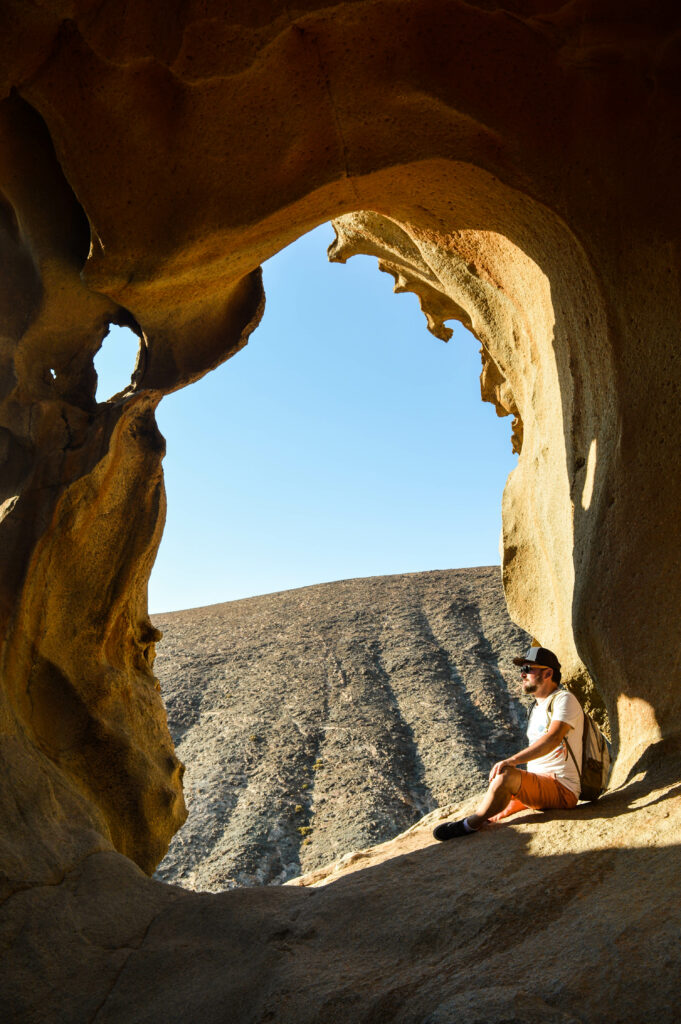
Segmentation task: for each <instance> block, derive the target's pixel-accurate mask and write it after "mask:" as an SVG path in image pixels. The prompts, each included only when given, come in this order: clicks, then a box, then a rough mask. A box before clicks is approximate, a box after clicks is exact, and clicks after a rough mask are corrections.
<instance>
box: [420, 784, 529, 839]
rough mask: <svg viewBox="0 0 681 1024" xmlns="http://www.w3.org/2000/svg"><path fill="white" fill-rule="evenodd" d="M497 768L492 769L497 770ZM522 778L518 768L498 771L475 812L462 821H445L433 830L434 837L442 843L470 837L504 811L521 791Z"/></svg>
mask: <svg viewBox="0 0 681 1024" xmlns="http://www.w3.org/2000/svg"><path fill="white" fill-rule="evenodd" d="M496 768H497V766H496V765H495V768H494V769H492V770H493V771H494V770H496ZM521 782H522V776H521V774H520V772H519V771H518V769H517V768H512V767H510V766H509V767H507V768H506V767H505V768H504V769H503V770H502V771H497V774H496V775H495V776H494V778H493V779H492V781H491V782H490V784H489V789H488V790H487V792H486V793H485V795H484V797H483V798H482V800H481V801H480V803H479V804H478V806H477V808H476V809H475V812H474V813H473V814H469V815H468V817H467V818H463V820H462V821H445V822H443V823H442V824H441V825H438V826H437V827H436V828H435V829H434V830H433V836H434V837H435V839H437V840H439V841H440V842H444V841H446V840H447V839H455V838H457V836H470V835H473V834H474V833H475V832H477V831H478V829H479V828H481V827H482V826H483V825H484V824H485V822H486V821H488V819H489V818H492V817H493V816H494V815H495V814H499V812H500V811H503V809H504V807H506V806H507V805H508V803H509V802H510V801H511V800H512V799H513V797H514V796H515V795H516V793H517V792H518V791H519V789H520V785H521Z"/></svg>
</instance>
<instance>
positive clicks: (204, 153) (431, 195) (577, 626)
mask: <svg viewBox="0 0 681 1024" xmlns="http://www.w3.org/2000/svg"><path fill="white" fill-rule="evenodd" d="M3 15H4V21H3V31H2V33H1V34H0V51H1V54H2V59H1V60H0V68H1V69H2V92H1V94H0V95H1V96H2V101H1V103H0V191H1V197H0V199H1V202H0V248H1V251H2V265H3V275H2V280H1V282H0V309H1V311H2V312H1V317H2V319H1V326H0V330H1V336H0V409H1V412H0V415H1V420H0V457H1V458H2V460H3V476H2V494H1V495H0V560H1V564H0V634H1V636H2V647H1V650H0V659H1V660H0V664H1V666H2V668H1V671H2V697H1V698H0V730H1V743H2V751H3V754H2V756H3V763H2V773H1V775H0V777H1V778H2V788H1V792H2V798H1V799H2V816H3V821H4V822H5V823H6V825H7V828H6V830H4V831H3V835H2V840H1V841H2V844H3V846H2V849H3V860H4V862H5V864H6V865H7V866H6V867H5V868H4V869H3V870H4V875H3V877H4V878H5V882H4V883H3V884H4V885H5V889H6V891H7V892H11V891H14V890H16V889H18V888H23V887H25V885H26V884H27V880H28V881H36V882H37V881H43V882H46V881H55V880H58V879H60V878H62V877H64V873H65V872H67V871H69V870H70V869H71V868H73V867H74V865H77V864H81V863H83V858H84V857H85V856H86V855H88V854H92V853H96V852H97V851H101V850H105V849H111V848H112V847H113V848H114V849H116V850H118V851H120V852H122V853H124V854H126V855H127V856H129V857H131V858H133V859H134V860H135V861H136V862H137V864H138V865H140V866H141V868H143V870H144V871H147V872H149V871H151V870H152V868H153V866H154V864H155V863H156V862H157V861H158V859H159V858H160V857H161V855H162V854H163V851H164V850H165V848H166V846H167V843H168V841H169V839H170V836H171V835H172V834H173V832H174V831H175V830H176V829H177V827H178V826H179V824H180V823H181V822H182V820H183V817H184V806H183V801H182V794H181V778H180V776H181V768H180V766H179V764H178V762H177V760H176V758H175V755H174V753H173V750H172V743H171V741H170V737H169V734H168V731H167V727H166V723H165V716H164V711H163V707H162V702H161V699H160V696H159V694H158V691H157V689H156V685H155V681H154V677H153V672H152V661H153V653H154V643H155V641H156V639H157V635H156V634H155V632H154V631H153V630H152V629H151V627H150V625H149V622H148V618H147V611H146V582H147V579H148V575H149V571H150V568H151V564H152V561H153V558H154V553H155V550H156V547H157V544H158V541H159V536H160V532H161V529H162V524H163V505H164V499H163V484H162V476H161V460H162V456H163V442H162V440H161V438H160V437H159V435H158V431H157V429H156V426H155V421H154V409H155V406H156V405H157V403H158V401H159V400H160V399H161V398H162V396H163V395H164V394H166V393H168V392H170V391H172V390H173V389H176V388H179V387H182V386H185V385H186V384H189V383H191V382H192V381H193V380H195V379H197V378H198V377H200V376H201V375H202V374H204V373H206V372H207V371H209V370H210V369H212V368H213V367H215V366H216V365H218V364H219V363H221V362H222V361H224V360H225V359H227V358H228V357H229V356H231V355H232V354H233V353H234V352H236V351H237V350H238V349H239V348H240V347H242V346H243V345H244V344H245V343H246V341H247V339H248V336H249V333H250V332H251V331H252V330H253V329H254V327H255V326H256V325H257V322H258V319H259V317H260V315H261V312H262V306H263V295H262V286H261V281H260V274H259V270H258V267H259V265H260V263H261V262H262V260H263V259H265V258H266V257H268V256H270V255H271V254H273V253H274V252H276V251H277V250H278V249H280V248H281V247H282V246H284V245H286V244H287V243H289V242H290V241H292V240H293V239H295V238H296V237H298V236H299V235H300V234H302V233H303V232H305V231H306V230H308V229H309V228H311V227H312V226H314V225H316V224H318V223H320V222H322V221H324V220H326V219H329V218H335V219H336V223H337V225H338V235H339V240H338V244H337V246H336V247H335V253H334V255H335V257H336V258H340V259H344V258H347V257H348V256H349V255H351V254H352V253H353V252H358V251H362V252H366V251H371V252H376V254H377V255H378V256H379V258H380V259H381V260H382V262H383V263H384V264H385V266H386V268H387V269H388V270H391V271H392V272H393V273H396V275H397V277H398V284H399V286H400V287H409V288H412V289H413V290H415V291H417V292H418V294H419V295H420V296H421V299H422V303H423V306H424V311H425V312H426V315H427V316H428V318H429V322H431V323H432V325H433V329H434V330H435V331H436V333H440V334H443V333H444V331H445V329H444V327H443V322H444V320H446V319H447V318H448V317H459V318H460V319H462V320H463V321H464V323H466V324H468V325H470V326H471V328H472V329H473V330H474V332H475V333H476V334H477V336H478V337H479V339H480V341H481V344H482V346H483V365H484V370H483V385H482V386H483V395H484V397H486V398H491V399H492V400H493V401H494V403H495V405H496V407H497V409H498V410H499V411H502V412H509V413H511V414H512V415H513V416H514V417H515V418H516V421H517V424H516V429H515V431H514V438H515V444H516V446H517V447H519V448H520V458H519V464H518V468H517V469H516V470H515V471H514V473H513V474H511V476H510V478H509V480H508V483H507V486H506V491H505V495H504V503H503V506H504V507H503V512H504V528H503V532H504V537H503V548H504V550H503V572H504V583H505V589H506V595H507V600H508V604H509V609H510V611H511V614H512V616H513V618H514V619H515V620H516V621H517V623H518V624H519V625H520V626H522V627H523V628H524V629H526V630H528V631H529V632H531V633H532V634H533V635H535V636H536V637H537V638H538V639H539V640H540V641H541V643H543V644H546V645H548V646H551V647H553V648H555V649H556V650H557V651H558V653H559V655H560V657H561V660H562V661H563V662H564V664H565V666H566V670H567V674H568V676H569V677H571V678H572V679H573V680H576V681H578V682H579V681H581V682H582V684H583V685H588V678H587V675H586V673H587V671H588V674H589V675H590V677H591V678H592V679H593V680H594V681H595V683H596V685H597V687H598V690H599V692H600V694H601V695H602V697H603V698H604V700H605V703H606V705H607V708H608V710H609V712H610V715H611V719H612V722H613V728H614V733H615V737H616V739H617V740H618V742H619V747H620V759H619V767H618V776H617V777H618V778H619V779H623V778H624V777H625V776H626V771H627V769H628V767H629V766H631V765H632V764H633V763H634V762H635V761H636V759H637V758H638V757H639V756H640V755H642V754H643V753H644V752H645V751H646V749H647V748H649V747H650V746H651V744H656V743H658V742H663V743H664V744H665V749H671V748H673V747H674V744H675V742H676V741H677V740H678V733H679V712H680V710H681V709H680V708H679V701H680V699H681V698H680V696H679V694H680V693H681V690H680V688H679V686H678V671H679V653H678V626H677V618H678V609H679V605H680V603H681V602H680V598H681V578H680V576H679V573H678V564H679V560H680V559H679V554H680V553H679V550H678V548H679V544H680V534H679V530H678V509H679V506H680V499H681V494H680V491H681V475H680V474H679V473H678V472H677V467H678V436H679V427H678V423H677V420H678V416H679V413H678V410H679V380H680V377H681V370H680V366H679V357H678V351H679V347H678V337H677V336H678V323H679V321H680V319H681V317H680V314H681V310H680V309H679V305H680V303H681V299H680V297H679V289H678V274H679V262H680V261H679V245H678V240H679V217H680V216H681V213H680V210H679V204H678V188H677V181H678V166H679V152H678V151H679V148H680V143H679V139H680V138H681V133H679V130H678V119H679V92H680V89H681V73H680V64H681V59H680V54H681V41H680V40H681V35H680V32H679V22H678V17H679V16H678V13H677V11H676V9H675V7H674V6H673V5H669V4H664V3H661V2H660V3H655V2H653V3H648V4H639V5H635V6H632V7H630V8H628V9H627V11H626V13H620V8H619V7H618V6H617V5H614V6H613V5H604V4H602V3H601V2H598V0H592V2H589V0H585V2H582V3H579V4H574V3H569V4H561V3H560V2H557V0H514V2H511V0H509V2H507V3H506V4H505V5H504V6H503V7H502V6H499V5H490V4H489V3H487V2H483V0H480V2H479V3H475V2H473V3H471V2H466V3H464V2H457V0H450V2H444V0H430V2H422V0H415V2H412V3H409V4H405V3H403V2H398V0H385V2H380V3H378V2H373V0H367V2H357V3H352V4H350V3H347V4H343V3H341V4H338V5H335V6H332V7H329V6H328V5H326V6H322V5H320V4H317V3H315V2H314V0H311V2H304V3H301V4H299V5H298V6H297V7H291V6H290V5H287V4H284V3H283V2H282V3H280V2H272V3H257V4H237V5H233V4H230V5H224V4H212V3H208V4H201V5H199V4H193V3H188V4H183V5H180V4H174V3H173V4H170V5H168V4H164V5H161V4H155V5H153V4H132V3H120V4H104V3H98V2H96V0H95V2H94V3H92V2H90V3H85V2H74V3H70V4H66V3H62V2H60V0H48V2H47V3H42V4H40V5H38V4H32V3H25V2H24V0H8V2H6V3H5V4H4V5H3ZM362 211H364V212H362ZM366 211H371V212H369V213H367V212H366ZM111 322H115V323H122V324H127V325H128V326H130V327H132V328H133V329H134V330H135V331H136V332H137V333H138V334H139V336H140V355H139V360H138V365H137V368H136V371H135V374H134V376H133V381H132V383H131V386H130V388H129V389H128V390H127V391H126V392H124V393H122V394H121V395H120V396H118V397H117V398H116V399H115V400H113V401H111V402H109V403H105V404H103V405H98V404H97V403H96V402H95V399H94V392H95V376H94V373H93V369H92V359H93V356H94V354H95V352H96V351H97V349H98V347H99V345H100V343H101V340H102V337H103V336H104V334H105V332H106V330H107V328H108V325H109V324H110V323H111ZM454 415H455V395H453V416H454ZM105 856H112V855H111V854H105ZM92 870H94V868H93V869H92ZM164 898H165V897H164ZM112 970H113V968H112ZM93 999H94V1003H93V1007H94V1008H96V1006H97V1005H99V1003H98V1000H99V1001H101V995H100V996H98V995H97V994H96V993H95V996H93ZM386 1012H387V1011H386ZM122 1019H125V1016H124V1017H123V1018H122ZM376 1019H378V1018H376Z"/></svg>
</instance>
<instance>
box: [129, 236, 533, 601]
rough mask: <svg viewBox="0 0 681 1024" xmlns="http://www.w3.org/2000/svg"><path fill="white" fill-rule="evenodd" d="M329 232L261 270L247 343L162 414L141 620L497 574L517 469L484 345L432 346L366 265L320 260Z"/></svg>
mask: <svg viewBox="0 0 681 1024" xmlns="http://www.w3.org/2000/svg"><path fill="white" fill-rule="evenodd" d="M333 237H334V235H333V231H332V229H331V227H330V225H323V226H321V227H319V228H317V229H315V230H314V231H313V232H310V233H308V234H307V235H304V236H303V237H302V238H300V239H299V240H298V241H297V242H296V243H294V244H292V245H290V246H289V247H287V248H286V249H284V250H283V251H281V252H280V253H278V254H277V256H275V257H273V258H272V259H271V260H269V261H268V262H267V263H266V264H265V265H264V268H263V270H264V284H265V292H266V296H267V302H266V307H265V314H264V318H263V321H262V323H261V324H260V325H259V327H258V328H257V330H256V331H255V333H254V334H253V335H252V337H251V339H250V341H249V344H248V345H247V346H246V347H245V348H244V349H243V350H242V351H241V352H239V353H238V354H237V355H236V356H235V357H233V358H232V359H230V360H228V361H227V362H226V363H224V364H223V365H222V366H221V367H219V368H218V369H216V370H213V371H211V373H209V374H207V375H206V376H205V377H204V378H202V379H201V380H199V381H197V382H195V383H194V384H192V385H191V386H190V387H186V388H183V389H181V390H179V391H177V392H175V393H174V394H171V395H168V396H166V397H165V398H164V399H163V401H162V402H161V404H160V406H159V409H158V413H157V418H158V422H159V427H160V429H161V432H162V434H163V435H164V437H165V438H166V442H167V455H166V457H165V461H164V473H165V482H166V489H167V494H168V512H167V518H166V524H165V529H164V535H163V540H162V542H161V547H160V550H159V554H158V557H157V560H156V564H155V567H154V570H153V573H152V576H151V580H150V587H149V604H150V609H151V612H152V614H154V613H161V612H163V613H165V612H169V611H174V610H179V609H186V608H192V607H197V606H200V605H207V604H211V603H216V602H221V601H227V600H235V599H238V598H242V597H249V596H253V595H256V594H263V593H271V592H273V591H280V590H288V589H291V588H294V587H300V586H306V585H310V584H315V583H321V582H325V581H330V580H334V579H346V578H354V577H363V576H376V575H388V574H394V573H402V572H410V571H422V570H426V569H432V568H445V567H463V566H472V565H489V564H498V562H499V553H498V543H499V532H500V525H501V511H500V508H501V500H500V499H501V492H502V490H503V487H504V482H505V480H506V478H507V476H508V474H509V473H510V471H511V470H512V469H513V468H514V466H515V464H516V462H517V458H516V456H515V455H514V454H513V452H512V450H511V443H510V441H509V433H510V420H506V421H504V420H501V419H499V418H498V417H497V416H496V415H495V413H494V411H493V410H492V409H491V408H490V407H489V405H488V404H484V403H482V402H481V400H480V384H479V377H480V369H481V365H480V356H479V354H478V348H479V346H478V345H477V343H476V341H475V339H474V338H473V337H472V335H471V334H470V332H469V331H467V330H466V329H465V328H464V327H463V326H462V325H461V324H459V323H457V322H453V329H454V336H453V338H452V339H451V340H450V341H449V343H448V344H445V343H444V342H443V341H441V340H440V339H439V338H435V337H433V336H432V334H430V333H429V332H428V330H427V328H426V320H425V318H424V315H423V313H422V312H421V310H420V308H419V304H418V300H417V298H416V296H414V295H413V294H410V293H409V294H406V295H397V296H396V295H394V294H393V292H392V285H393V281H392V279H391V278H390V276H389V275H387V274H382V273H380V272H379V270H378V268H377V265H376V260H375V259H374V258H373V257H370V256H356V257H353V259H351V260H349V261H348V262H347V264H345V265H343V266H341V265H339V264H333V263H329V262H328V261H327V260H326V257H325V250H326V247H327V246H328V245H329V243H330V242H331V241H332V240H333ZM198 508H201V509H203V510H204V516H203V520H202V523H201V529H200V530H197V529H196V528H195V525H194V524H195V520H196V510H197V509H198ZM209 510H213V511H212V514H206V513H208V511H209Z"/></svg>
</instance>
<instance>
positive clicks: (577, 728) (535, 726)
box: [527, 690, 584, 796]
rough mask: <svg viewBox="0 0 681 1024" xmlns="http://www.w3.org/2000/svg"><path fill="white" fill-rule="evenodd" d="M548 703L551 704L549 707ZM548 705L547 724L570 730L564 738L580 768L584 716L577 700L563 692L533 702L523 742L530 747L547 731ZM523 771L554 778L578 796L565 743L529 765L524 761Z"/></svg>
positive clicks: (576, 774)
mask: <svg viewBox="0 0 681 1024" xmlns="http://www.w3.org/2000/svg"><path fill="white" fill-rule="evenodd" d="M552 701H553V704H551V702H552ZM549 704H551V722H567V723H568V725H569V726H570V731H569V732H568V734H567V737H566V738H567V740H568V742H569V744H570V750H571V751H572V753H573V754H574V755H575V757H576V758H577V764H578V765H579V766H580V768H581V766H582V733H583V731H584V712H583V711H582V707H581V705H580V703H579V701H578V700H577V698H576V697H575V696H573V694H571V693H569V692H568V691H567V690H558V691H557V692H556V693H555V694H553V693H551V694H549V696H548V697H543V698H542V699H541V700H538V701H537V702H536V704H535V706H534V707H533V708H532V714H531V715H530V720H529V722H528V723H527V738H528V740H529V741H530V743H534V741H535V740H538V739H539V737H540V736H543V735H544V733H546V732H547V731H548V728H549V725H550V722H549V716H548V708H549ZM527 770H528V772H536V774H537V775H555V777H556V779H558V781H559V782H562V784H563V785H564V786H567V788H568V789H570V790H572V792H573V793H575V794H576V795H577V796H579V791H580V789H581V785H580V781H579V772H578V771H577V768H576V766H575V762H574V761H573V760H572V758H571V757H570V754H569V752H568V749H567V747H566V746H565V740H563V742H562V743H561V744H560V745H559V746H558V747H556V749H555V750H552V751H551V753H549V754H545V755H544V757H536V758H535V759H534V760H533V761H528V764H527Z"/></svg>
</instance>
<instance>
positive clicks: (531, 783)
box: [489, 768, 577, 821]
mask: <svg viewBox="0 0 681 1024" xmlns="http://www.w3.org/2000/svg"><path fill="white" fill-rule="evenodd" d="M518 771H519V772H520V777H521V781H520V789H519V790H518V792H517V793H516V794H515V796H512V797H511V799H510V800H509V802H508V803H507V804H506V806H505V807H504V809H503V811H499V813H498V814H495V815H494V817H493V818H490V819H489V820H490V821H499V819H500V818H507V817H508V816H509V814H517V813H518V811H526V810H527V809H528V807H531V808H533V809H534V810H537V811H541V810H546V809H548V808H559V809H563V810H571V809H572V808H573V807H576V806H577V797H576V795H575V794H574V793H573V792H572V790H571V789H568V788H567V786H564V785H563V783H562V782H559V781H558V779H556V778H555V776H553V775H538V774H537V773H536V772H526V771H523V769H522V768H518Z"/></svg>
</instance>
